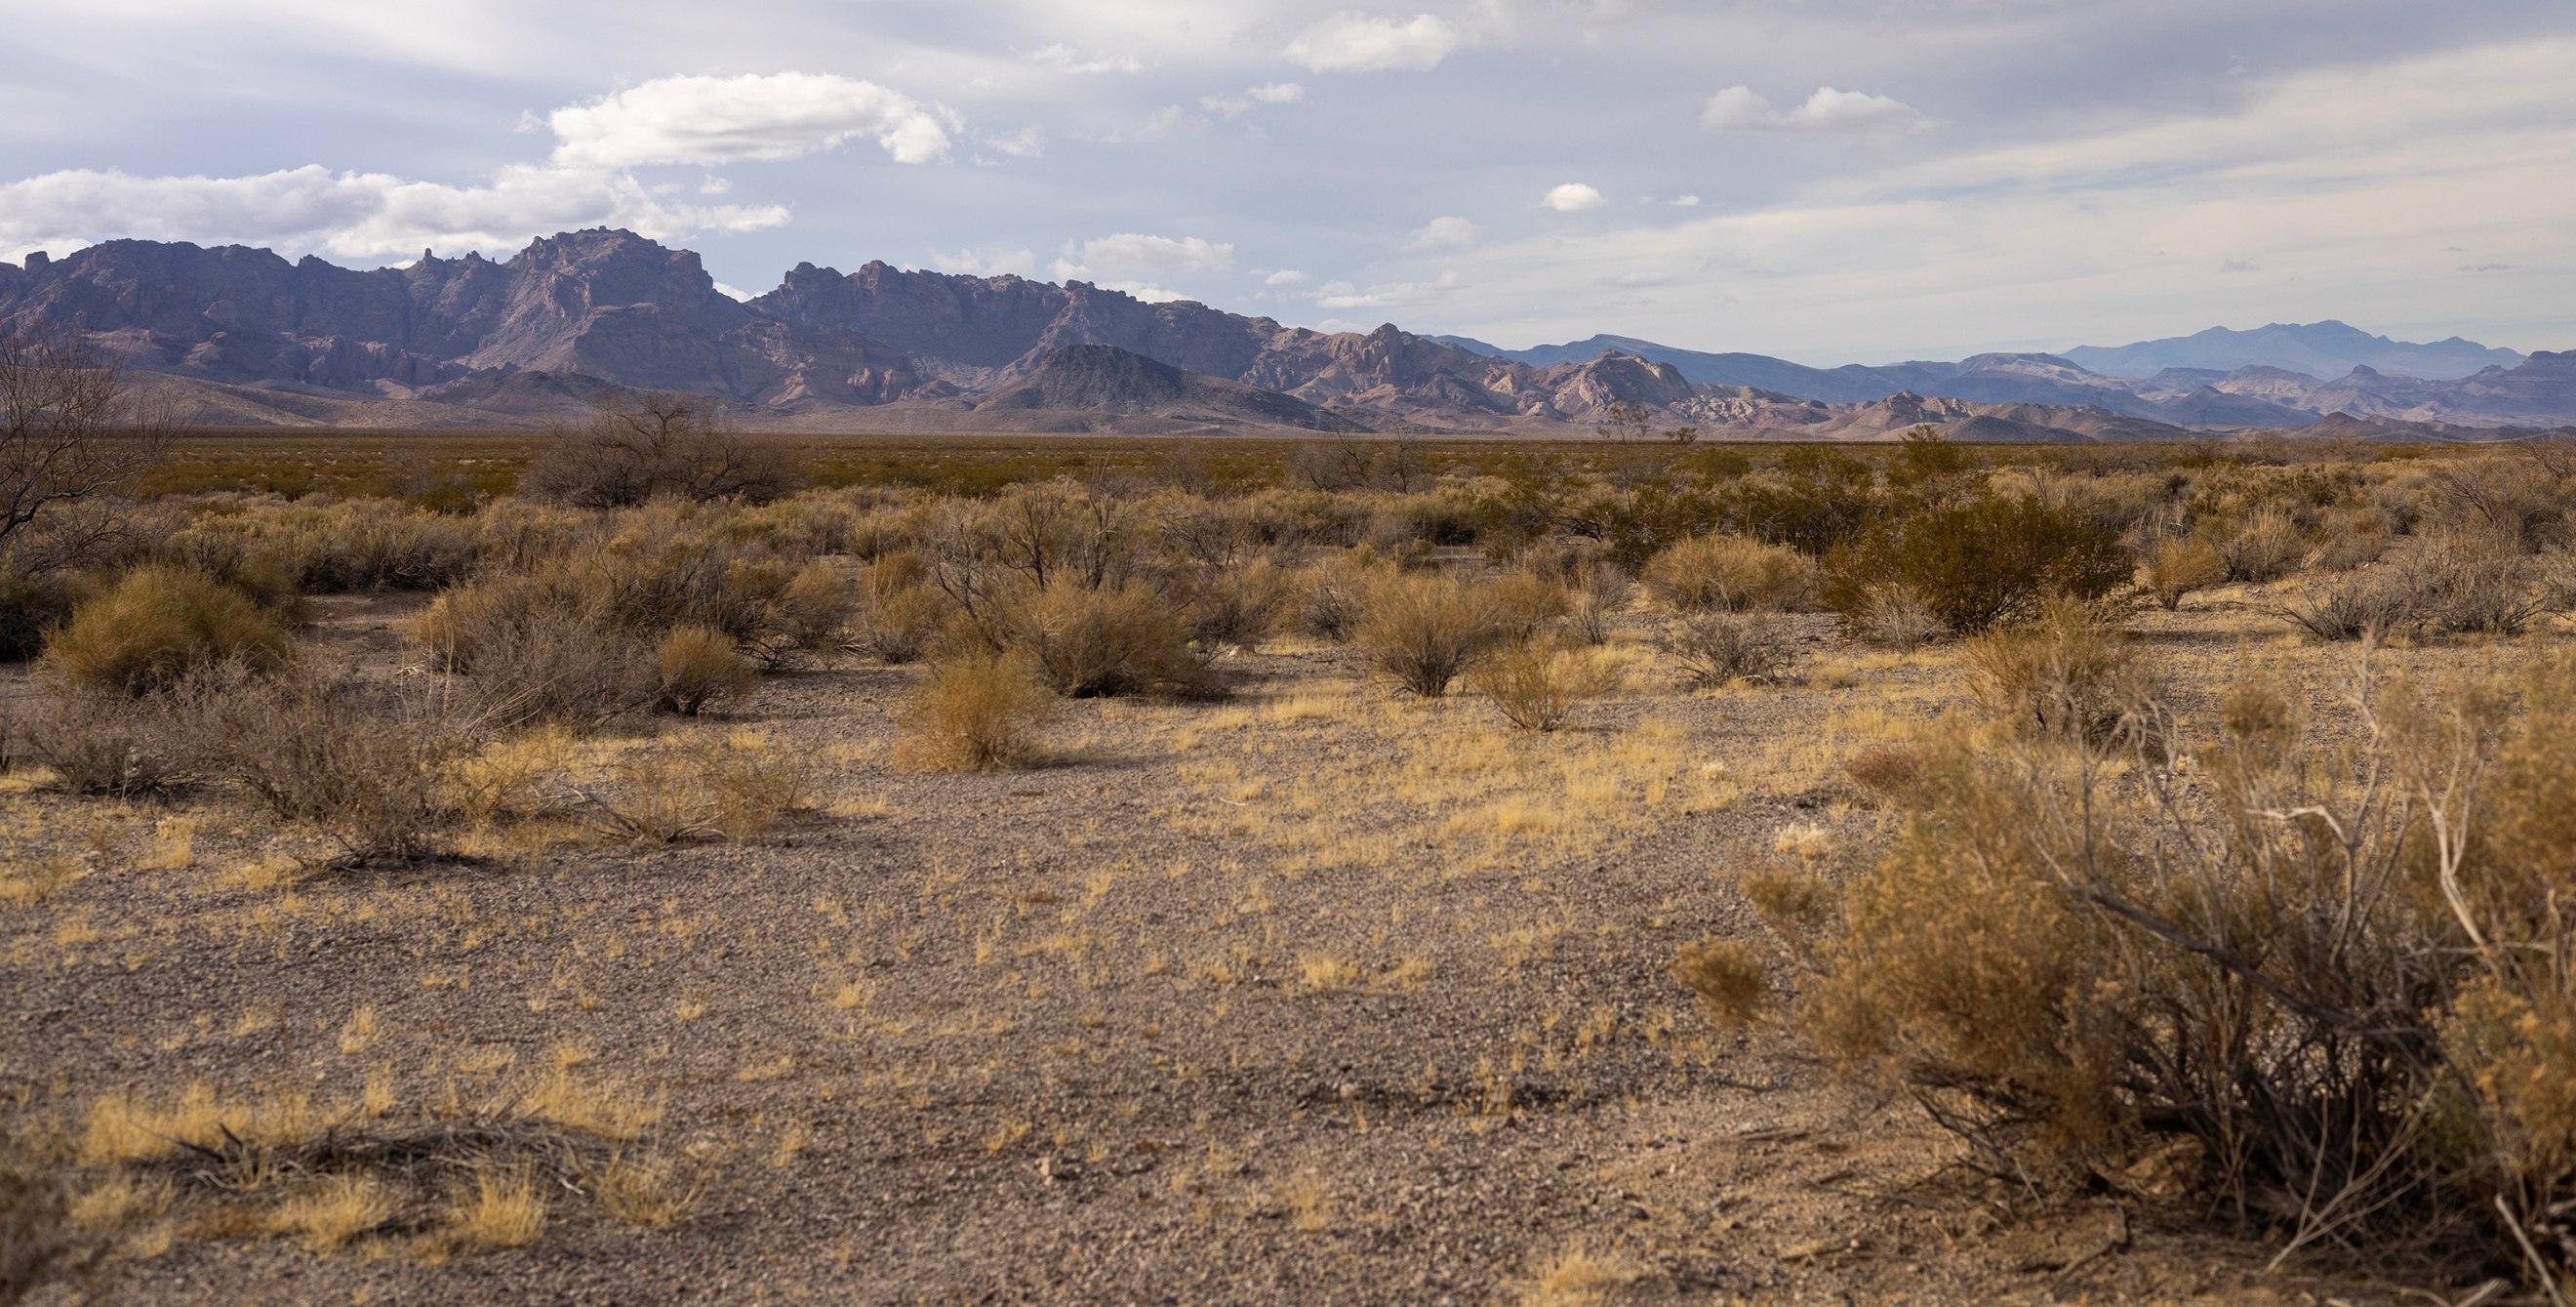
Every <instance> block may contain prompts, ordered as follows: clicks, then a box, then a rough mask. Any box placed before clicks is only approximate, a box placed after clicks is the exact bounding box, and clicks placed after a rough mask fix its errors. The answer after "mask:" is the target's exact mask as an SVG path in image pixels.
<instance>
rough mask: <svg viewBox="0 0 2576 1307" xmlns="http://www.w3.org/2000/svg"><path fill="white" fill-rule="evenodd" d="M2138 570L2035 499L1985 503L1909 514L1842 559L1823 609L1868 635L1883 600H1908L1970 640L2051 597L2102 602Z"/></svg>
mask: <svg viewBox="0 0 2576 1307" xmlns="http://www.w3.org/2000/svg"><path fill="white" fill-rule="evenodd" d="M2133 570H2134V569H2133V567H2132V565H2131V563H2130V560H2129V554H2128V551H2127V550H2126V549H2124V548H2122V547H2121V545H2120V539H2119V536H2118V534H2117V533H2116V532H2113V531H2111V530H2109V529H2107V528H2104V527H2101V526H2097V525H2094V524H2093V523H2091V522H2089V521H2086V520H2084V519H2083V518H2082V517H2080V516H2079V515H2078V514H2076V513H2075V512H2073V511H2071V510H2069V509H2067V508H2063V507H2057V506H2052V505H2050V504H2048V503H2045V502H2043V501H2042V500H2040V499H2039V498H2038V497H2037V496H2034V495H2003V494H1985V495H1980V496H1977V497H1975V498H1971V499H1962V500H1956V501H1951V502H1946V503H1941V504H1937V505H1934V506H1932V507H1928V508H1924V509H1922V510H1919V511H1917V512H1914V513H1909V514H1907V515H1905V516H1904V517H1902V518H1899V519H1897V520H1896V521H1894V522H1891V523H1888V524H1886V525H1884V526H1882V527H1880V528H1879V529H1877V530H1875V531H1872V532H1871V533H1869V534H1868V535H1866V536H1864V537H1862V538H1861V539H1860V540H1859V541H1858V542H1856V543H1854V544H1852V545H1850V546H1847V547H1846V548H1844V549H1841V550H1838V551H1836V552H1835V554H1834V555H1833V557H1832V558H1831V559H1829V560H1828V562H1827V564H1826V569H1825V571H1826V585H1825V602H1826V604H1827V605H1828V606H1829V607H1831V608H1833V609H1835V610H1836V611H1838V612H1840V613H1841V614H1843V619H1844V622H1845V624H1846V625H1847V626H1849V627H1851V628H1852V629H1853V630H1854V632H1855V633H1857V634H1866V633H1868V631H1869V630H1870V629H1871V628H1872V626H1873V623H1874V618H1875V614H1874V613H1873V609H1874V608H1875V607H1877V606H1879V605H1881V604H1883V603H1885V602H1886V599H1885V596H1887V595H1889V594H1891V593H1910V594H1911V595H1912V596H1913V597H1914V598H1915V599H1917V600H1919V601H1920V602H1921V604H1922V606H1923V608H1924V609H1925V610H1926V611H1928V612H1929V613H1930V615H1931V616H1932V617H1933V618H1934V619H1935V620H1937V621H1938V622H1939V623H1940V624H1941V626H1942V628H1943V629H1945V630H1946V631H1948V632H1949V633H1951V634H1954V635H1974V634H1976V633H1977V632H1979V631H1983V630H1985V629H1987V628H1989V627H1992V626H1995V625H1997V624H1998V623H2002V622H2008V621H2011V620H2014V619H2016V618H2022V617H2028V616H2030V615H2032V614H2034V613H2036V612H2038V611H2039V607H2040V605H2041V603H2042V602H2043V601H2045V600H2047V599H2049V598H2051V597H2053V596H2063V597H2067V598H2073V599H2080V600H2093V599H2099V598H2101V597H2103V596H2105V595H2108V594H2110V593H2111V592H2112V591H2114V590H2116V589H2118V588H2120V587H2121V586H2124V585H2126V584H2128V583H2129V580H2130V576H2131V573H2132V571H2133ZM1892 588H1894V589H1892Z"/></svg>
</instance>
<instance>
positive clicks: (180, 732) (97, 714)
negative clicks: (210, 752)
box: [18, 683, 201, 798]
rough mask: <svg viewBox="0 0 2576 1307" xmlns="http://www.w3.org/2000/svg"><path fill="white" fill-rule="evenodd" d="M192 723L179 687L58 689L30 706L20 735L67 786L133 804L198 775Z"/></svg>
mask: <svg viewBox="0 0 2576 1307" xmlns="http://www.w3.org/2000/svg"><path fill="white" fill-rule="evenodd" d="M194 720H195V719H194V715H193V711H192V708H191V705H190V703H189V702H188V700H187V699H186V697H185V696H184V695H183V694H182V693H181V692H180V690H179V689H178V688H177V687H172V688H167V689H161V690H155V691H152V692H150V693H147V694H141V695H130V694H125V693H122V692H120V691H116V690H103V689H98V688H94V687H89V686H82V685H76V684H73V685H65V684H59V683H58V684H55V685H51V686H48V687H46V690H45V692H44V693H42V694H39V695H37V696H36V697H35V698H34V699H33V700H31V701H30V702H29V704H28V706H27V707H26V708H25V709H24V710H23V711H22V712H21V714H20V717H19V720H18V733H19V735H20V737H21V738H22V739H23V740H24V741H25V744H26V748H27V752H28V753H29V755H30V756H32V757H34V758H36V759H37V760H39V761H41V762H43V763H44V764H45V765H46V766H47V767H50V768H52V769H53V772H54V775H55V778H56V780H57V781H58V782H59V783H60V784H61V785H62V786H63V788H65V789H68V790H70V791H72V792H73V793H76V794H100V795H109V796H113V797H119V798H131V797H134V796H137V795H143V794H154V793H159V792H162V791H165V790H169V789H172V788H175V787H177V786H179V785H181V784H183V783H185V782H186V781H187V780H189V779H190V778H192V777H193V776H194V775H195V774H196V769H197V764H198V761H199V746H200V743H201V737H200V734H199V732H198V731H197V730H196V729H195V725H194Z"/></svg>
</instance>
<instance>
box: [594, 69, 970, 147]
mask: <svg viewBox="0 0 2576 1307" xmlns="http://www.w3.org/2000/svg"><path fill="white" fill-rule="evenodd" d="M546 124H547V126H549V127H551V128H552V129H553V130H554V134H555V138H556V145H555V150H554V161H555V162H556V163H557V164H561V165H564V166H567V167H593V168H636V167H645V166H649V165H654V164H701V165H704V164H721V163H732V162H736V161H741V160H754V159H758V160H775V159H793V158H796V157H797V156H799V155H805V154H812V153H814V152H816V151H818V150H828V149H831V148H832V147H834V146H836V145H839V144H840V143H841V142H843V141H846V140H848V139H850V138H851V137H854V136H866V137H873V138H874V139H875V140H876V142H877V144H878V145H880V146H883V147H884V148H885V152H886V153H887V154H890V155H892V156H894V159H895V162H897V163H928V162H930V161H932V160H934V159H939V158H943V157H945V156H946V155H947V153H948V128H949V126H950V125H951V123H950V121H949V120H948V115H946V114H945V113H944V112H943V111H940V110H938V109H936V108H934V107H931V106H925V105H923V104H922V103H921V102H920V101H918V100H915V99H913V98H912V97H910V96H908V95H904V94H903V93H901V92H899V91H892V90H888V89H887V88H885V87H882V86H879V85H877V84H876V83H874V82H862V81H854V80H852V79H850V78H847V77H840V76H836V75H834V74H830V73H771V74H757V73H754V74H745V75H744V76H740V77H698V76H686V77H664V78H659V79H657V80H654V81H650V82H645V83H642V84H641V85H638V86H633V87H629V88H627V89H626V90H623V91H618V92H616V93H614V94H610V95H604V96H601V97H599V98H598V99H596V100H591V101H587V102H585V103H582V104H574V105H566V106H564V107H563V108H561V109H557V110H555V111H554V112H553V113H552V114H550V115H548V116H547V118H546Z"/></svg>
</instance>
